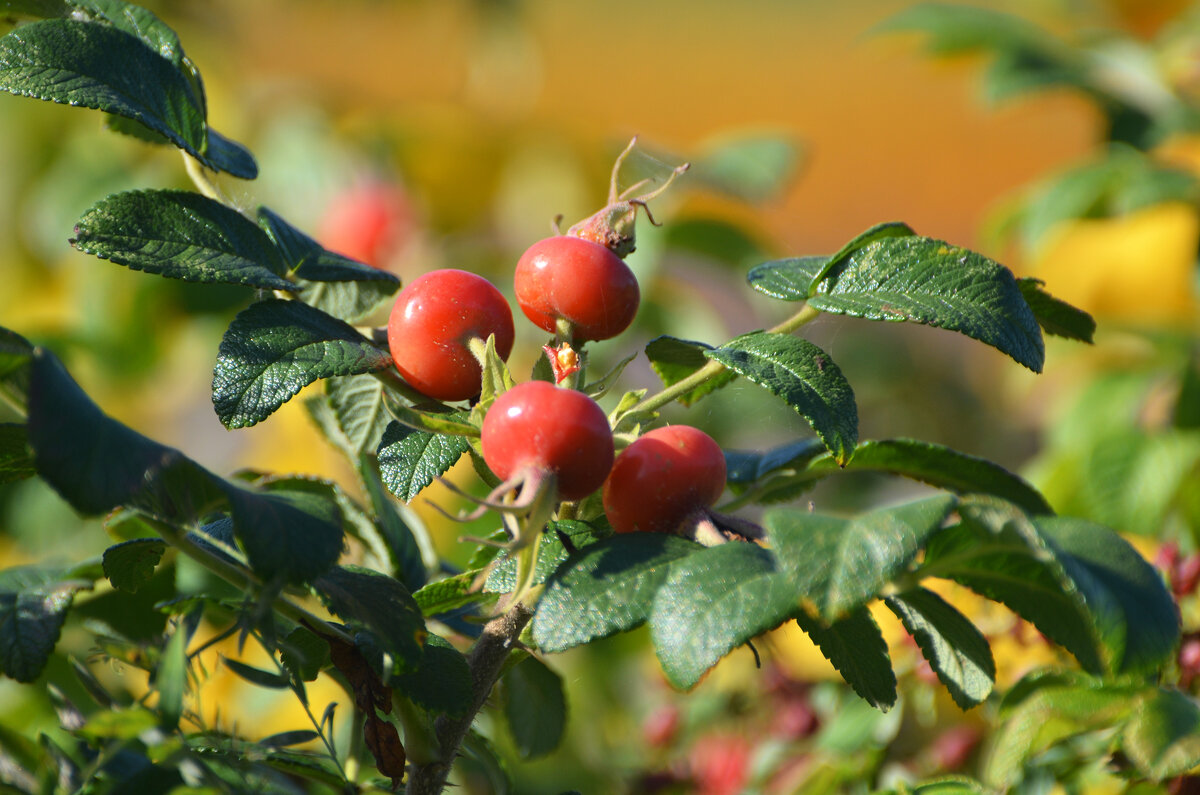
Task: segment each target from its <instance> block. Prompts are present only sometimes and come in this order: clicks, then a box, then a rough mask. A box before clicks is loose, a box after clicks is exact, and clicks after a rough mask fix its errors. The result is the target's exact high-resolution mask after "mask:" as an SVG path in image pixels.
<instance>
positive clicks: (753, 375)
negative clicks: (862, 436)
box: [705, 332, 858, 466]
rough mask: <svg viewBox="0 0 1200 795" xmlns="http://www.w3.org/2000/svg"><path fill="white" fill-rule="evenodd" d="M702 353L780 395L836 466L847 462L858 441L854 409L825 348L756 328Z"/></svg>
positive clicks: (849, 391) (850, 393) (845, 384)
mask: <svg viewBox="0 0 1200 795" xmlns="http://www.w3.org/2000/svg"><path fill="white" fill-rule="evenodd" d="M705 355H706V356H708V357H709V358H711V359H715V360H716V361H718V362H720V363H721V364H723V365H725V366H726V367H728V368H729V369H730V370H733V371H734V372H736V373H738V374H740V375H743V376H745V377H746V378H748V379H750V380H751V381H753V382H754V383H756V384H758V385H760V386H763V387H766V388H767V389H768V390H770V391H771V392H773V393H774V394H776V395H778V396H779V397H781V398H783V399H784V401H786V402H787V404H788V405H789V406H791V407H792V408H793V409H795V410H796V412H797V413H799V414H800V416H802V417H804V419H806V420H808V422H809V424H810V425H812V427H813V430H814V431H816V432H817V435H818V436H820V437H821V441H823V442H824V443H825V446H826V447H827V448H829V451H830V452H831V453H833V455H834V456H835V458H836V459H837V461H838V463H839V464H840V465H843V466H844V465H845V464H846V463H847V462H848V461H849V460H850V457H851V456H852V455H853V454H854V446H855V445H856V444H857V443H858V407H857V405H856V404H855V402H854V390H853V389H851V388H850V383H849V382H848V381H847V380H846V377H845V376H844V375H842V371H841V370H840V369H838V366H837V365H836V364H834V363H833V359H831V358H830V357H829V354H827V353H825V351H823V350H821V349H820V348H818V347H817V346H816V345H813V344H812V343H811V342H809V341H808V340H803V339H800V338H799V337H793V336H791V335H788V334H772V333H769V332H756V333H754V334H747V335H745V336H742V337H738V338H737V339H735V340H733V341H732V342H729V343H728V344H726V345H723V346H722V347H720V348H716V349H714V350H709V351H705Z"/></svg>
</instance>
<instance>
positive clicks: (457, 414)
mask: <svg viewBox="0 0 1200 795" xmlns="http://www.w3.org/2000/svg"><path fill="white" fill-rule="evenodd" d="M388 411H390V412H391V414H392V416H393V417H394V418H395V419H396V421H397V422H399V423H402V424H404V425H406V426H408V427H409V428H414V429H416V430H418V431H427V432H429V433H440V434H446V435H449V436H470V437H474V438H476V439H478V438H479V426H478V425H473V424H472V423H471V414H470V413H469V412H466V411H443V410H440V409H439V410H436V411H424V410H421V409H417V408H413V407H411V406H405V405H402V404H400V403H395V402H392V401H389V402H388Z"/></svg>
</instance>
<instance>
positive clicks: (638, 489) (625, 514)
mask: <svg viewBox="0 0 1200 795" xmlns="http://www.w3.org/2000/svg"><path fill="white" fill-rule="evenodd" d="M724 490H725V454H724V453H722V452H721V448H720V446H718V445H717V443H716V442H715V441H713V438H712V437H711V436H709V435H708V434H707V433H705V432H704V431H702V430H700V429H698V428H693V427H691V426H690V425H668V426H666V427H664V428H656V429H654V430H652V431H649V432H648V433H646V434H644V435H643V436H641V437H639V438H638V439H637V440H636V441H635V442H634V443H633V444H631V445H629V447H627V448H625V449H624V450H623V451H622V452H621V455H619V456H617V460H616V463H615V464H613V468H612V472H611V473H610V474H609V476H608V480H607V481H605V483H604V513H605V514H606V515H607V516H608V521H609V523H610V524H611V525H612V527H613V530H615V531H616V532H618V533H633V532H643V533H669V532H671V531H672V530H674V529H675V528H676V527H678V526H679V524H680V523H681V522H682V521H683V520H684V519H686V518H687V517H688V515H689V514H691V513H692V512H694V511H696V510H697V509H700V508H707V507H708V506H710V505H712V504H713V503H715V502H716V501H717V500H718V499H719V498H720V496H721V492H723V491H724Z"/></svg>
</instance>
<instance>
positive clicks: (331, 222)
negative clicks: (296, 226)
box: [317, 182, 414, 268]
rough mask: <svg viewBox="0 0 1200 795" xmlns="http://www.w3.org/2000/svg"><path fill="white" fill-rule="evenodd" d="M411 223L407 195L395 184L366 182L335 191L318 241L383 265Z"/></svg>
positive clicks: (321, 226)
mask: <svg viewBox="0 0 1200 795" xmlns="http://www.w3.org/2000/svg"><path fill="white" fill-rule="evenodd" d="M413 225H414V221H413V211H412V207H411V205H410V204H409V200H408V197H407V196H405V195H404V193H403V192H402V191H401V190H400V189H399V188H397V187H396V186H394V185H389V184H386V183H384V182H368V183H366V184H362V185H358V186H355V187H353V188H350V189H349V190H347V191H345V192H343V193H340V194H338V195H337V196H335V197H334V198H333V200H332V201H331V202H330V204H329V208H328V210H326V213H325V216H324V217H323V218H322V219H321V225H320V228H319V230H318V232H317V238H318V240H319V241H320V243H321V245H322V246H324V247H325V248H327V249H329V250H330V251H334V252H336V253H338V254H341V255H343V256H346V257H350V258H351V259H356V260H358V261H359V262H365V263H366V264H368V265H370V266H371V267H374V268H382V267H383V266H384V265H385V264H386V263H387V261H388V259H389V258H390V257H391V255H392V254H393V253H394V252H395V251H396V250H397V249H399V248H400V246H402V245H403V244H404V242H405V238H406V237H408V236H409V234H410V233H411V231H412V228H413Z"/></svg>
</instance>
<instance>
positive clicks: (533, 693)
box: [502, 656, 567, 759]
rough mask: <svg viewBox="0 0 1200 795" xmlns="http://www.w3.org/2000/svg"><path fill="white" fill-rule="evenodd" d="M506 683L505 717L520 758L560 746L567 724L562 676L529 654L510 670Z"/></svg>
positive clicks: (546, 752)
mask: <svg viewBox="0 0 1200 795" xmlns="http://www.w3.org/2000/svg"><path fill="white" fill-rule="evenodd" d="M503 684H504V689H503V691H502V693H503V699H504V716H505V718H507V719H508V728H509V730H511V731H512V736H513V741H514V743H515V744H516V747H517V753H518V754H520V755H521V758H522V759H532V758H534V757H536V756H544V755H545V754H548V753H550V752H551V751H553V750H554V749H555V748H557V747H558V744H559V743H560V742H562V738H563V734H564V732H565V730H566V727H567V698H566V694H565V693H564V692H563V681H562V677H560V676H559V675H558V674H556V673H555V672H554V671H552V670H550V668H548V667H547V666H546V664H545V663H543V662H542V661H541V660H539V659H538V658H537V657H532V656H530V657H526V658H525V659H524V660H521V661H520V662H519V663H517V664H516V665H514V666H513V667H512V668H511V669H509V671H508V673H506V674H505V675H504V680H503Z"/></svg>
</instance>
